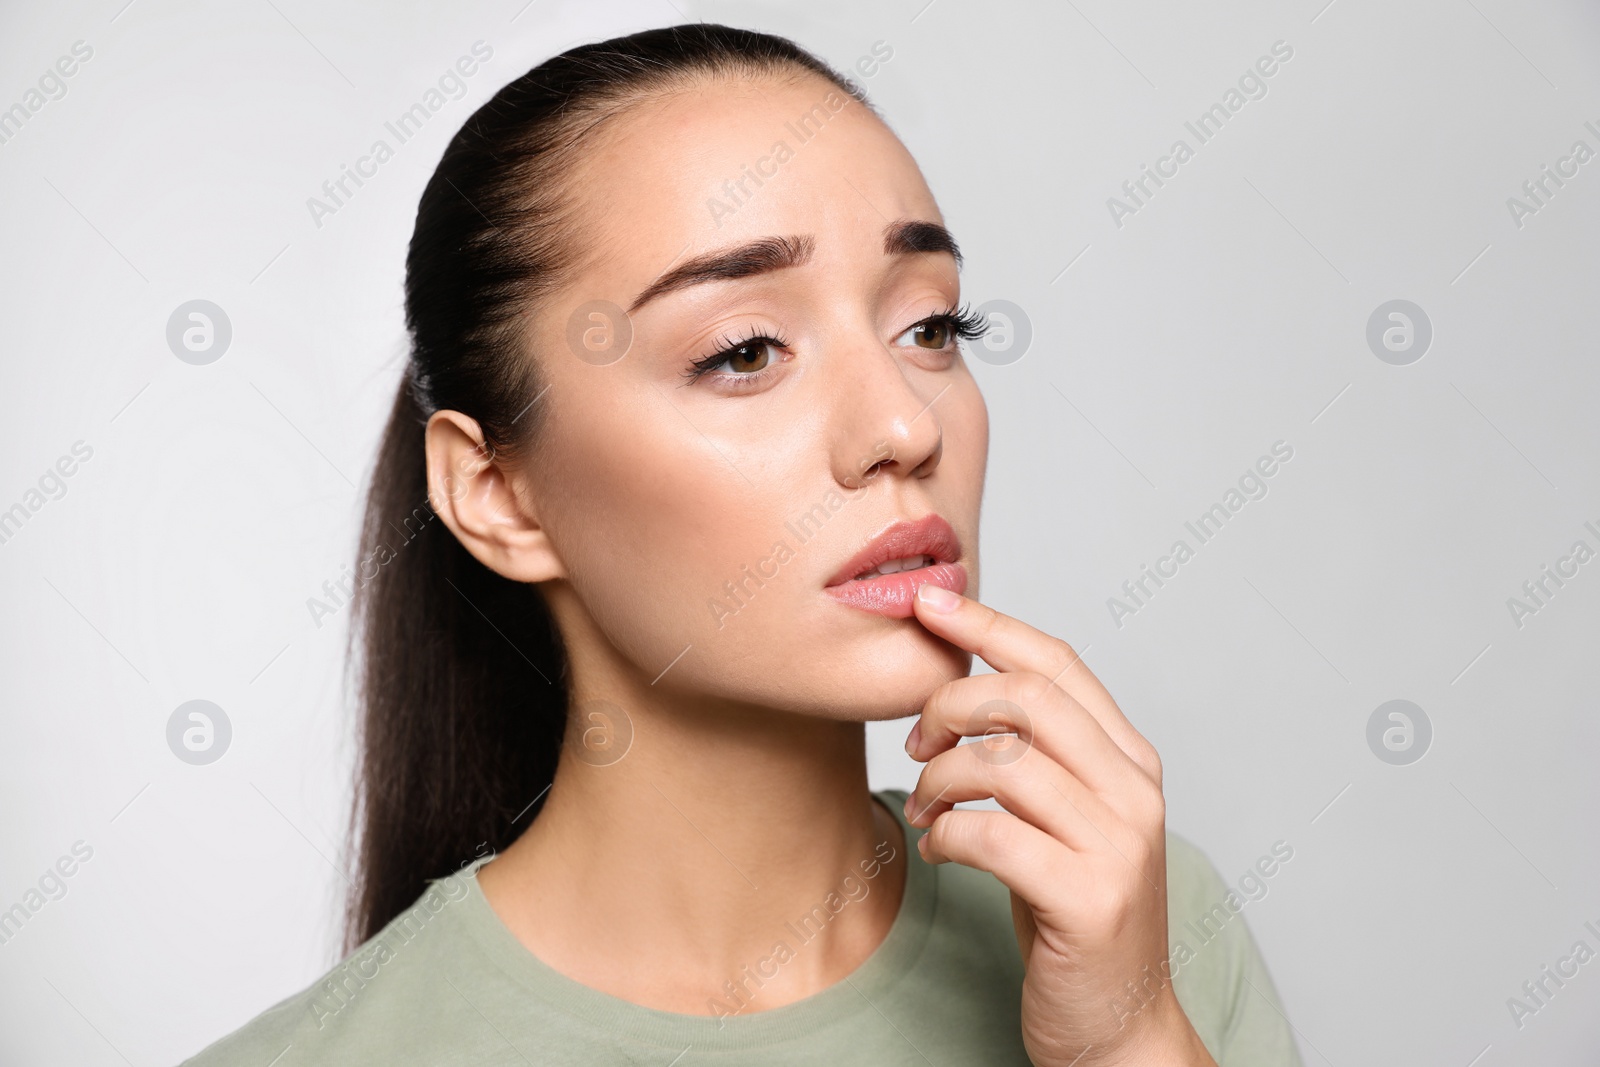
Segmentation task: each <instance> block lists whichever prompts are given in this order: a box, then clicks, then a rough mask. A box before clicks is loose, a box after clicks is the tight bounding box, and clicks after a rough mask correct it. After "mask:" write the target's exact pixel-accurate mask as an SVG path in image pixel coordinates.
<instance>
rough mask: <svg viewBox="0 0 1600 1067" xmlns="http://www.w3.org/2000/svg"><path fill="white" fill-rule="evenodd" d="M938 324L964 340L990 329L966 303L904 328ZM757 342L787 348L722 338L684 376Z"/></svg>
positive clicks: (766, 338)
mask: <svg viewBox="0 0 1600 1067" xmlns="http://www.w3.org/2000/svg"><path fill="white" fill-rule="evenodd" d="M937 324H943V325H945V326H948V327H949V328H950V330H951V331H952V332H953V333H954V334H955V335H956V337H957V338H958V339H963V340H967V341H975V340H977V339H978V338H980V337H982V336H983V335H984V334H986V333H988V331H989V318H988V316H987V315H984V314H982V313H981V312H978V311H974V310H972V309H970V308H969V307H968V306H967V305H966V304H963V305H961V307H960V308H946V309H945V310H944V311H940V312H938V313H936V314H933V315H929V316H928V317H927V318H925V319H919V320H918V321H916V322H914V323H912V324H911V325H910V326H908V327H906V329H907V330H914V329H916V328H917V327H918V326H931V325H937ZM902 332H904V331H902ZM758 342H759V343H764V344H769V345H773V346H774V347H776V348H787V347H789V342H788V341H785V340H784V339H783V338H782V337H778V336H774V335H773V334H768V333H752V334H750V335H748V336H746V337H744V338H743V339H739V340H730V339H728V338H724V339H722V340H721V341H718V342H717V345H718V347H717V350H716V351H714V352H712V353H711V354H710V355H708V356H702V357H701V358H700V359H697V360H694V361H693V362H692V363H690V365H689V369H688V370H686V371H684V373H683V376H684V378H686V379H687V380H688V382H690V383H693V382H696V381H698V380H700V379H701V378H703V377H704V376H706V375H707V374H710V373H712V372H713V371H714V370H715V368H716V367H718V366H719V365H721V364H723V363H726V362H727V361H728V360H729V358H731V357H732V356H733V354H734V353H735V352H737V351H739V349H741V348H746V347H749V346H750V345H753V344H756V343H758ZM765 373H766V370H765V369H764V368H763V369H762V370H759V371H756V372H755V373H754V374H741V375H737V377H739V378H751V379H759V378H760V377H761V376H763V375H765Z"/></svg>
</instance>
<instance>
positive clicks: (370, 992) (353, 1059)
mask: <svg viewBox="0 0 1600 1067" xmlns="http://www.w3.org/2000/svg"><path fill="white" fill-rule="evenodd" d="M464 876H465V877H470V876H471V872H458V873H456V874H453V875H450V876H448V877H445V878H441V879H438V880H436V881H433V882H430V883H429V885H428V888H427V889H426V890H425V891H424V892H423V893H422V895H421V896H419V897H418V898H417V900H416V902H415V903H413V904H412V905H411V906H410V907H409V908H407V909H406V910H405V911H403V912H401V913H400V914H399V915H397V916H396V917H395V918H394V919H393V920H392V921H391V922H390V923H389V924H388V925H387V926H385V927H384V928H383V929H382V930H380V931H379V932H378V933H376V934H374V935H373V936H372V937H371V938H370V939H369V940H367V941H366V942H364V943H363V944H361V945H360V946H358V947H357V948H356V949H355V950H354V951H353V952H351V953H350V954H349V955H348V956H346V957H345V958H344V959H342V960H340V961H339V962H338V963H336V964H335V965H334V966H333V967H331V968H329V969H328V970H327V971H326V972H325V973H324V974H323V975H322V976H321V977H319V978H318V979H317V980H316V981H315V982H313V983H311V984H310V985H309V986H307V987H306V988H304V989H302V990H300V991H299V992H297V993H295V994H293V995H291V996H289V997H286V998H284V999H283V1000H281V1001H279V1002H278V1003H277V1004H274V1005H273V1006H272V1007H270V1008H268V1009H266V1010H265V1011H263V1012H262V1013H261V1014H259V1015H257V1016H256V1017H255V1018H253V1019H251V1020H250V1021H249V1022H247V1023H245V1024H244V1025H243V1026H241V1027H240V1028H239V1029H237V1030H235V1031H233V1032H232V1033H230V1034H228V1035H227V1036H225V1037H222V1038H220V1039H219V1040H217V1041H215V1042H213V1043H212V1044H210V1045H208V1046H206V1047H205V1048H204V1049H202V1050H201V1051H200V1052H198V1053H197V1054H195V1055H194V1056H192V1057H191V1058H189V1059H187V1060H184V1061H183V1065H182V1067H234V1065H241V1067H242V1065H246V1064H248V1065H250V1067H262V1065H263V1064H267V1063H278V1064H279V1067H288V1065H289V1064H291V1063H323V1062H337V1063H346V1064H355V1063H383V1062H389V1063H393V1062H398V1061H399V1060H400V1059H401V1058H402V1057H400V1056H397V1055H395V1053H397V1052H400V1051H401V1050H403V1051H404V1052H405V1053H408V1054H411V1055H415V1054H416V1053H417V1052H418V1051H419V1049H418V1048H417V1038H418V1036H419V1035H417V1034H416V1032H415V1023H416V1021H417V1020H418V1019H420V1018H425V1017H427V1016H428V1015H431V1014H432V1013H433V1010H434V1006H435V1005H436V1003H437V1000H438V992H439V991H438V988H437V982H438V978H437V975H438V974H439V973H440V968H441V966H442V965H444V964H447V963H451V962H454V961H455V960H456V959H457V958H458V957H459V956H460V954H461V953H462V952H463V951H464V950H465V949H466V947H467V946H466V943H467V941H468V937H467V934H466V931H465V930H464V929H463V928H462V926H461V923H460V922H459V921H458V917H457V915H455V914H453V909H454V905H456V904H458V903H460V902H461V901H462V900H464V899H465V898H466V896H467V894H468V891H469V889H470V887H469V886H468V885H467V884H466V883H465V882H464V881H463V877H464ZM408 1024H409V1025H408ZM290 1049H293V1051H294V1055H292V1056H286V1055H285V1053H287V1052H289V1050H290ZM279 1057H283V1059H282V1060H281V1063H280V1061H279Z"/></svg>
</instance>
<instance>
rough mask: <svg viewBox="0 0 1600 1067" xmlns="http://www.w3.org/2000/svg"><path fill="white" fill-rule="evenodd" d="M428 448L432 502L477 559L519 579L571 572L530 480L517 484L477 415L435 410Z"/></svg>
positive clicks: (544, 578)
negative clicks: (547, 526) (541, 515)
mask: <svg viewBox="0 0 1600 1067" xmlns="http://www.w3.org/2000/svg"><path fill="white" fill-rule="evenodd" d="M425 448H426V452H427V458H428V503H429V504H430V505H431V506H432V507H433V510H434V512H435V513H436V514H437V515H438V516H439V517H440V518H442V519H443V520H444V522H445V525H446V526H448V527H450V532H451V533H453V534H455V535H456V538H457V539H458V540H459V541H460V542H461V543H462V544H463V545H465V546H466V548H467V551H468V552H471V553H472V555H473V556H474V557H475V558H476V559H477V560H478V562H480V563H482V564H483V565H484V566H485V567H488V568H489V569H490V570H492V571H494V572H495V573H496V574H499V575H502V576H503V577H506V578H510V579H512V580H514V581H519V582H543V581H548V580H549V579H551V578H565V577H566V568H565V567H564V566H563V565H562V563H561V560H560V558H559V557H557V555H556V552H555V548H554V546H553V545H551V543H550V539H549V537H548V536H546V534H545V531H544V528H543V527H542V526H540V525H539V520H538V516H537V515H536V514H535V512H534V508H533V501H532V499H531V494H530V493H529V492H528V487H527V485H526V482H525V481H522V482H521V483H520V484H518V479H517V478H516V477H515V474H514V473H513V474H512V475H511V476H508V475H507V471H506V469H505V468H504V467H502V465H501V462H498V461H496V460H495V458H494V456H493V449H492V446H490V445H488V444H486V443H485V442H484V439H483V431H482V430H481V429H480V428H479V426H478V420H476V419H473V418H469V417H467V416H466V415H463V414H462V413H461V412H459V411H442V410H441V411H436V412H434V413H433V415H432V416H431V417H430V418H429V419H428V428H427V436H426V445H425Z"/></svg>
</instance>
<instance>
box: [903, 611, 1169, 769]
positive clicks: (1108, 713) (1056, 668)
mask: <svg viewBox="0 0 1600 1067" xmlns="http://www.w3.org/2000/svg"><path fill="white" fill-rule="evenodd" d="M912 603H913V605H914V609H913V610H914V611H915V612H916V616H917V621H918V622H920V623H922V625H923V626H925V627H927V628H928V629H929V630H930V631H932V632H933V633H934V634H935V635H937V636H939V637H942V638H944V639H945V640H946V641H949V642H950V643H951V644H953V645H955V646H957V647H959V648H964V649H966V650H967V651H968V652H971V653H973V654H974V655H976V656H977V657H978V658H980V659H982V660H983V661H984V662H985V663H987V664H988V665H989V666H991V667H993V668H994V669H995V670H997V671H1002V672H1008V671H1031V672H1033V673H1034V674H1042V675H1044V676H1045V677H1046V678H1049V679H1050V680H1051V682H1052V683H1053V684H1054V685H1056V686H1058V687H1059V688H1061V689H1063V690H1065V691H1066V692H1067V693H1068V694H1070V695H1071V696H1072V698H1073V699H1074V700H1076V701H1077V702H1078V703H1079V704H1082V705H1083V706H1084V707H1085V708H1086V709H1088V712H1089V714H1090V715H1092V716H1094V718H1095V721H1096V722H1098V723H1099V724H1100V726H1101V728H1102V729H1103V730H1105V732H1106V733H1107V734H1108V735H1110V737H1111V739H1112V740H1113V741H1115V742H1116V743H1117V747H1119V748H1121V749H1122V750H1123V751H1124V752H1126V753H1127V754H1128V756H1129V758H1130V759H1132V760H1133V761H1134V762H1135V763H1137V764H1138V765H1139V766H1140V767H1142V768H1144V769H1145V771H1146V773H1150V774H1151V775H1152V776H1153V777H1159V771H1158V770H1156V768H1158V767H1159V764H1158V763H1156V761H1155V749H1154V748H1153V747H1152V746H1151V744H1150V742H1149V741H1147V740H1145V738H1144V735H1143V734H1141V733H1139V731H1138V730H1135V729H1134V728H1133V724H1132V723H1131V722H1129V721H1128V717H1127V716H1126V715H1124V714H1122V709H1121V708H1119V707H1117V702H1116V701H1115V700H1112V699H1111V693H1110V692H1109V691H1107V689H1106V687H1105V686H1104V685H1102V684H1100V679H1098V678H1096V677H1095V676H1094V674H1093V672H1091V671H1090V670H1089V668H1088V666H1087V665H1085V664H1084V662H1083V660H1082V658H1081V657H1079V655H1078V653H1077V651H1076V650H1075V649H1073V647H1072V646H1071V645H1069V644H1067V642H1065V641H1063V640H1061V639H1060V638H1059V637H1052V636H1050V635H1049V634H1047V633H1045V632H1044V631H1042V630H1039V629H1036V628H1034V627H1032V626H1029V625H1028V624H1027V623H1025V622H1022V621H1021V620H1019V619H1014V618H1012V617H1011V616H1010V615H1006V614H1004V613H1003V612H999V611H996V610H995V609H994V608H991V607H989V606H988V605H987V604H980V603H978V602H977V601H976V600H973V599H972V598H971V597H965V596H962V595H960V594H959V593H954V592H951V591H950V590H948V589H945V588H943V587H941V586H937V585H933V584H931V583H924V584H923V585H921V586H919V587H918V589H917V595H916V597H915V598H914V599H913V601H912Z"/></svg>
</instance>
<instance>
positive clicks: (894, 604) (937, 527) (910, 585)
mask: <svg viewBox="0 0 1600 1067" xmlns="http://www.w3.org/2000/svg"><path fill="white" fill-rule="evenodd" d="M960 558H961V542H960V540H959V539H958V538H957V537H956V534H955V531H954V530H952V529H951V528H950V524H949V523H948V522H946V521H945V520H944V519H943V518H941V517H940V516H939V515H938V514H936V513H930V514H928V515H925V516H924V517H922V518H921V519H918V520H916V521H915V522H907V521H900V522H896V523H894V524H892V525H891V526H889V528H888V529H886V530H884V531H883V532H882V533H880V534H878V536H876V537H874V538H873V539H872V540H871V541H869V542H868V543H867V545H866V547H864V548H863V549H862V550H861V551H860V552H858V553H856V555H855V556H853V557H851V559H850V560H849V561H848V562H847V563H845V564H844V566H843V567H841V568H840V569H839V570H838V571H837V572H836V573H835V574H834V576H833V578H832V579H831V580H830V581H829V583H828V586H827V589H826V592H827V593H828V595H829V596H831V597H833V598H834V599H835V600H837V601H839V602H841V603H843V604H846V605H848V606H850V607H853V608H858V609H860V610H862V611H867V612H871V613H872V614H875V615H883V616H887V617H888V618H891V619H906V618H910V617H911V615H912V614H913V613H914V612H913V608H912V601H913V600H914V599H915V598H916V595H917V587H918V586H920V585H922V584H923V583H924V582H929V583H932V584H934V585H937V586H942V587H943V588H945V589H949V590H950V591H951V592H954V593H958V594H959V593H965V592H966V590H967V571H966V568H965V567H963V566H962V565H961V564H960V563H959V562H957V561H958V560H960Z"/></svg>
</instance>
